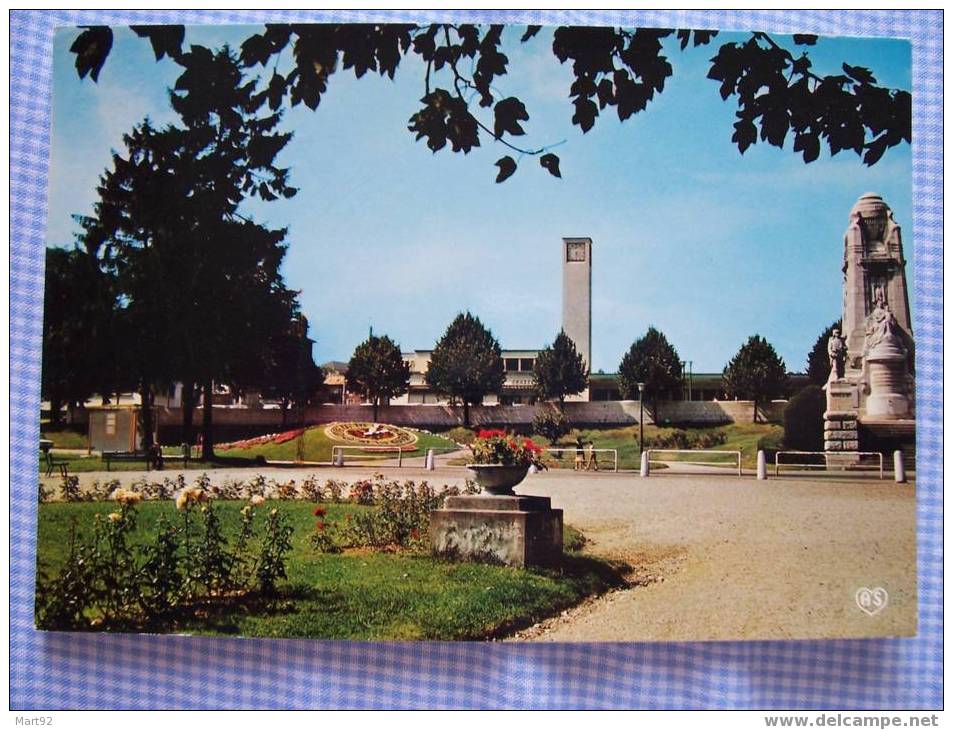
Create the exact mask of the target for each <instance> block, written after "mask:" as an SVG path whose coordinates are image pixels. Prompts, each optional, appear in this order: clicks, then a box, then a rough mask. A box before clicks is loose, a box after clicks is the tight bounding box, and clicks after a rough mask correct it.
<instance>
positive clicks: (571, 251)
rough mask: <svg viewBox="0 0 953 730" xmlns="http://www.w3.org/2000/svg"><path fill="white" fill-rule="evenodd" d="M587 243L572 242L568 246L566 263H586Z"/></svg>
mask: <svg viewBox="0 0 953 730" xmlns="http://www.w3.org/2000/svg"><path fill="white" fill-rule="evenodd" d="M585 260H586V243H585V241H570V242H569V243H567V244H566V261H585Z"/></svg>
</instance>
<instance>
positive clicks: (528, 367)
mask: <svg viewBox="0 0 953 730" xmlns="http://www.w3.org/2000/svg"><path fill="white" fill-rule="evenodd" d="M535 364H536V361H535V360H534V359H533V358H531V357H521V358H520V370H521V371H522V372H524V373H531V372H533V365H535Z"/></svg>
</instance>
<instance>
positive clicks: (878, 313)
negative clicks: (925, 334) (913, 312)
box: [864, 289, 906, 353]
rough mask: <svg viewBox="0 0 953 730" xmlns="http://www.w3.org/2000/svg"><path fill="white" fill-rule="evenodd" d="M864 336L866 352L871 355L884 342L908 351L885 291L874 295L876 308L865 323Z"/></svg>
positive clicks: (879, 291)
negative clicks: (888, 304) (889, 306)
mask: <svg viewBox="0 0 953 730" xmlns="http://www.w3.org/2000/svg"><path fill="white" fill-rule="evenodd" d="M864 334H865V342H864V350H865V352H868V353H869V352H870V351H871V350H873V349H874V348H875V347H877V346H878V345H880V344H881V343H882V342H887V343H888V344H889V345H891V346H893V347H897V348H899V349H901V350H904V351H905V350H906V348H905V347H904V346H903V339H902V337H900V333H899V325H898V324H897V318H896V317H894V316H893V312H891V311H890V309H889V308H888V307H887V302H886V301H885V297H884V291H883V289H877V293H876V294H875V295H874V308H873V309H872V310H871V312H870V314H869V315H868V316H867V319H866V321H865V322H864Z"/></svg>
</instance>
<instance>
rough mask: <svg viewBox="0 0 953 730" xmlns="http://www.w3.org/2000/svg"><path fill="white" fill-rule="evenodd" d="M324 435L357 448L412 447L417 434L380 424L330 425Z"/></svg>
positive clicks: (353, 423) (346, 423)
mask: <svg viewBox="0 0 953 730" xmlns="http://www.w3.org/2000/svg"><path fill="white" fill-rule="evenodd" d="M324 433H325V434H326V435H327V437H328V438H330V439H331V440H333V441H337V442H339V443H340V442H343V443H348V444H355V445H358V446H413V445H414V444H416V443H417V434H415V433H413V432H411V431H408V430H407V429H405V428H400V427H398V426H387V425H384V424H381V423H357V422H354V421H349V422H342V423H332V424H331V425H329V426H328V427H327V428H325V429H324Z"/></svg>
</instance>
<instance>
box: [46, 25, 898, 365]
mask: <svg viewBox="0 0 953 730" xmlns="http://www.w3.org/2000/svg"><path fill="white" fill-rule="evenodd" d="M115 30H116V39H115V42H114V45H113V50H112V53H111V55H110V57H109V59H108V60H107V62H106V65H105V67H104V68H103V70H102V73H101V74H100V77H99V82H98V83H96V84H94V83H93V82H92V81H91V80H90V79H88V78H87V79H85V80H80V79H79V78H78V75H77V74H76V71H75V68H74V66H73V64H74V57H73V54H71V53H69V46H70V45H71V44H72V42H73V40H74V39H75V38H76V36H77V35H78V33H79V32H80V31H79V30H77V29H71V28H64V29H60V30H59V31H58V33H57V35H56V38H55V41H54V71H53V73H54V90H53V143H52V169H51V182H50V191H49V198H50V206H49V210H50V214H49V216H50V217H49V224H48V238H47V241H48V245H50V246H67V245H72V242H73V237H74V234H75V233H76V232H77V230H78V227H77V225H76V223H75V221H74V220H73V217H72V216H73V215H75V214H80V215H87V214H90V213H91V212H92V206H93V203H94V202H95V200H96V183H97V180H98V178H99V176H100V175H101V174H102V172H103V171H104V170H105V169H107V168H108V167H110V166H111V159H112V157H111V154H112V150H121V149H122V136H123V134H124V133H126V132H128V131H129V130H130V129H131V128H132V127H133V126H134V125H135V124H137V123H138V122H140V121H141V120H142V119H143V118H144V117H146V116H148V117H150V118H151V119H152V121H153V122H154V123H156V124H165V123H174V122H175V121H176V117H175V115H174V113H173V112H172V111H171V109H170V108H169V105H168V92H167V90H168V89H169V88H170V87H171V86H173V85H174V82H175V79H176V77H177V76H178V74H179V72H180V68H179V67H178V66H176V65H175V64H174V63H172V62H170V61H168V60H163V61H161V62H158V63H157V62H156V61H155V60H154V56H153V54H152V50H151V47H150V45H149V43H148V42H147V41H145V40H142V39H139V38H138V37H136V36H135V35H134V34H133V33H132V32H131V31H129V30H128V29H126V28H119V29H115ZM259 30H260V28H258V27H255V26H190V27H189V29H188V31H187V34H186V43H193V42H194V43H201V44H204V45H209V46H218V45H221V44H223V43H230V44H231V45H232V46H233V47H236V48H237V46H238V45H240V43H241V41H242V40H243V39H244V38H246V37H248V36H249V35H251V34H252V33H254V32H258V31H259ZM522 31H523V28H522V27H519V26H517V27H512V28H507V30H506V31H505V32H504V49H503V50H504V52H505V53H506V54H507V55H508V56H509V58H510V64H509V73H508V74H507V75H506V76H504V77H502V78H501V79H499V80H498V82H497V83H496V84H495V90H496V91H497V92H499V93H500V94H501V95H502V96H511V95H515V96H518V97H519V98H520V99H522V100H523V101H524V102H525V103H526V107H527V109H528V111H529V114H530V120H529V122H526V123H524V125H523V126H524V128H525V129H526V131H527V135H526V136H525V137H522V138H520V139H519V140H518V141H519V142H520V144H521V145H523V146H526V147H539V146H543V145H557V146H556V147H555V148H554V149H553V150H552V151H553V152H554V153H556V154H557V155H559V157H560V159H561V164H560V169H561V172H562V178H561V179H556V178H554V177H552V176H550V175H549V174H548V173H547V172H546V171H545V170H543V169H542V168H541V167H540V166H539V164H538V162H537V161H536V159H534V158H530V157H525V158H523V159H522V160H519V162H520V167H519V169H518V171H517V172H516V174H515V175H514V176H513V177H511V178H510V179H509V180H507V181H506V182H505V183H503V184H496V183H495V182H494V178H495V176H496V172H497V168H496V167H494V165H493V163H494V162H495V161H496V160H497V159H499V158H500V157H502V156H503V155H504V154H508V153H510V151H509V150H506V149H504V148H503V147H502V146H501V145H499V144H494V143H493V142H492V140H491V139H488V138H486V137H484V139H483V146H482V147H481V148H477V149H475V150H473V151H472V152H471V153H470V154H468V155H463V154H459V153H457V154H454V153H451V152H450V151H449V149H445V150H442V151H440V152H438V153H436V154H434V153H431V152H430V150H429V149H428V148H427V147H426V144H425V142H424V141H420V142H416V141H415V140H414V135H413V134H412V133H411V132H409V131H408V130H407V122H408V119H409V118H410V116H411V114H413V113H414V112H415V111H416V110H417V108H418V107H419V99H420V97H421V96H423V67H422V65H421V64H419V62H418V61H417V58H416V56H408V57H406V58H405V59H404V61H403V62H402V63H401V65H400V67H399V69H398V71H397V74H396V77H395V79H394V80H393V81H391V80H390V79H387V78H386V77H385V78H383V79H381V78H380V77H377V76H376V75H374V76H372V75H371V74H368V75H366V76H365V77H363V78H362V79H360V80H358V79H355V77H354V75H353V73H352V72H351V71H347V72H342V71H339V72H338V73H336V74H334V75H333V76H332V77H331V80H330V83H329V87H328V91H327V93H326V94H325V95H324V97H323V98H322V102H321V104H320V106H319V107H318V109H317V111H315V112H312V111H311V110H309V109H307V108H306V107H304V106H299V107H298V108H295V109H290V108H289V110H288V112H287V113H286V114H285V116H284V119H283V122H282V129H283V131H291V132H293V134H294V137H293V139H292V141H291V142H290V143H289V144H288V146H287V147H286V148H285V150H284V151H283V152H282V154H281V156H280V157H279V160H278V162H279V163H280V164H281V165H282V166H286V167H290V168H291V171H292V172H291V180H290V182H291V184H292V185H294V186H295V187H297V188H299V193H298V195H297V196H295V197H294V198H292V199H290V200H281V201H277V202H273V203H260V202H257V201H253V202H250V203H247V204H245V205H244V207H243V213H245V214H249V215H251V216H253V217H254V218H255V219H256V220H257V221H259V222H261V223H264V224H267V225H270V226H271V227H274V228H279V227H287V228H288V229H289V236H288V239H287V240H288V242H289V244H290V245H289V250H288V253H287V255H286V257H285V263H284V266H283V274H284V277H285V280H286V283H287V284H288V286H290V287H291V288H293V289H296V290H299V291H300V297H299V299H300V302H301V306H302V310H303V312H304V314H305V315H306V316H307V317H308V320H309V322H310V326H311V329H310V336H311V337H312V338H313V339H314V340H315V345H314V357H315V361H316V362H318V363H323V362H326V361H328V360H345V361H346V360H348V359H349V358H350V355H351V353H352V352H353V350H354V348H355V346H357V345H358V344H359V343H360V342H361V341H362V340H363V339H365V338H366V337H367V334H368V329H369V327H373V330H374V333H375V334H378V335H380V334H386V335H388V336H390V337H391V338H392V339H393V340H395V341H396V342H398V343H399V344H400V346H401V348H402V349H403V350H404V351H408V350H414V349H430V348H432V347H433V345H434V343H435V342H436V341H437V340H438V339H439V337H440V336H441V335H442V334H443V332H444V331H445V329H446V327H447V325H448V324H449V323H450V321H451V320H452V319H453V318H454V317H455V316H456V314H458V313H459V312H463V311H471V312H472V313H474V314H475V315H477V316H478V317H479V318H480V319H481V320H482V321H483V323H484V324H485V325H487V326H488V327H489V328H490V329H491V330H492V332H493V334H494V335H495V336H496V338H497V339H498V340H499V341H500V344H501V345H502V347H503V348H505V349H536V348H541V347H544V346H545V345H547V344H549V343H550V342H552V340H553V338H554V337H555V335H556V333H557V332H558V331H559V328H560V324H561V322H560V319H561V312H562V302H561V296H562V294H561V287H562V273H561V265H562V259H561V253H562V249H561V241H562V238H563V237H564V236H588V237H591V238H592V240H593V254H592V258H593V272H592V318H593V320H592V359H593V362H592V363H591V369H592V371H593V372H598V371H604V372H615V371H616V369H617V367H618V364H619V361H620V360H621V358H622V356H623V355H624V353H625V352H626V351H627V350H628V348H629V347H630V346H631V344H632V343H633V341H635V340H636V339H638V338H639V337H640V336H642V335H643V334H644V333H645V331H646V329H647V328H648V327H649V326H654V327H656V328H658V329H660V330H661V331H662V332H664V333H665V335H666V336H667V337H668V339H669V341H670V342H672V344H673V345H674V346H675V348H676V349H677V350H678V353H679V356H680V357H681V358H682V359H683V360H685V361H692V368H693V370H694V372H696V373H698V372H720V371H721V370H722V368H723V367H724V366H725V364H726V363H727V362H728V360H730V358H731V357H732V356H733V355H734V354H735V353H736V352H737V350H738V348H739V347H740V346H741V345H742V344H743V343H744V342H745V341H746V340H747V338H748V337H749V336H751V335H753V334H756V333H757V334H760V335H762V336H763V337H765V338H767V340H768V341H769V342H770V343H772V344H773V345H774V347H775V349H776V350H777V351H778V353H779V354H780V355H781V356H782V357H783V358H784V360H785V363H786V364H787V366H788V369H789V370H790V371H792V372H797V371H803V369H804V367H805V362H806V359H807V353H808V352H809V351H810V349H811V347H812V346H813V344H814V341H815V340H816V339H817V337H818V335H819V334H820V332H821V331H822V330H823V329H824V328H825V327H826V326H827V325H829V324H830V323H831V322H832V321H834V320H836V319H837V318H838V317H839V316H840V308H841V298H842V274H841V265H842V260H843V236H844V232H845V230H846V228H847V224H848V213H849V211H850V208H851V206H852V205H853V204H854V202H855V201H856V200H857V198H858V197H860V196H861V195H862V194H864V193H866V192H877V193H880V194H881V195H883V197H884V199H885V200H886V201H887V203H888V204H889V205H890V206H891V208H892V209H893V211H894V216H895V219H896V220H897V222H898V223H899V224H900V226H901V228H902V229H903V231H904V234H905V241H904V245H905V255H906V257H907V259H908V261H911V262H913V239H912V233H913V219H912V193H911V185H912V183H911V179H912V176H911V164H912V163H911V150H910V146H909V145H907V144H905V143H904V144H902V145H901V146H899V147H895V148H893V149H891V150H888V151H887V153H886V154H885V155H884V157H883V158H882V159H881V161H880V162H879V163H878V164H876V165H875V166H873V167H872V168H868V167H866V166H865V165H863V164H862V162H861V161H860V158H859V157H857V156H856V155H854V154H853V153H852V152H842V153H840V154H839V155H837V156H835V157H833V158H831V157H830V155H829V152H827V151H826V150H824V149H823V148H822V154H821V157H820V159H819V160H817V161H816V162H813V163H811V164H810V165H805V164H804V163H803V162H802V160H801V158H800V156H798V155H796V154H795V153H793V152H792V151H791V149H790V145H791V140H790V138H789V139H788V141H787V145H786V147H785V149H778V148H775V147H769V146H768V145H767V144H764V143H759V144H756V145H754V146H753V147H751V148H749V149H748V150H747V151H746V153H745V154H744V155H741V154H739V152H738V150H737V148H736V147H735V146H734V144H733V143H732V142H731V135H732V133H733V128H732V124H733V122H734V119H735V118H734V112H735V107H734V105H733V104H732V101H731V100H729V101H727V102H726V101H722V99H721V96H720V95H719V93H718V83H717V82H714V81H711V80H709V79H707V78H706V74H707V72H708V64H709V60H710V58H711V57H712V56H713V55H714V54H715V52H716V51H717V48H718V47H719V46H720V45H721V44H723V43H725V42H729V41H739V40H744V39H746V38H747V37H748V36H747V34H742V33H721V34H719V35H718V36H716V37H715V39H714V41H713V43H712V44H710V45H708V46H702V47H700V48H689V49H688V50H686V51H680V50H678V45H677V41H676V40H675V39H674V38H672V39H669V43H668V45H667V46H666V49H667V55H668V57H669V60H670V62H671V63H672V65H673V67H674V76H673V77H671V78H669V79H668V80H667V82H666V86H665V90H664V91H663V92H662V93H661V94H659V95H657V96H656V98H655V99H654V100H653V101H652V102H650V104H649V106H648V108H647V109H646V110H645V111H643V112H641V113H639V114H636V115H635V116H633V117H631V118H630V119H629V120H628V121H627V122H625V123H620V122H619V120H618V117H617V116H616V115H615V113H614V110H611V109H607V110H605V114H604V115H603V116H602V117H600V118H599V119H598V120H597V121H596V124H595V127H594V128H593V129H592V130H591V131H590V132H589V133H587V134H582V133H581V132H580V130H579V128H578V127H574V126H573V125H572V124H571V121H570V120H571V117H572V114H573V108H572V105H571V103H570V101H569V98H568V91H569V86H570V84H571V82H572V74H571V71H570V68H569V66H568V64H567V65H565V66H560V65H559V63H558V61H557V59H556V58H555V57H554V56H553V55H552V52H551V47H550V46H551V29H546V28H544V29H543V31H542V32H540V33H539V35H537V36H536V37H535V38H534V39H532V40H531V41H530V42H528V43H526V44H522V45H521V44H520V43H519V36H520V35H521V34H522ZM774 37H775V38H776V39H777V40H780V41H782V42H784V43H785V44H786V45H787V46H788V47H792V44H791V42H790V40H791V39H790V38H789V37H786V36H783V35H776V36H774ZM808 50H809V53H810V56H811V59H812V61H813V64H814V70H815V71H817V72H819V73H840V64H841V62H843V61H846V62H847V63H850V64H851V65H854V66H865V67H867V68H870V69H871V70H872V71H873V72H874V74H875V76H876V77H877V80H878V81H879V82H880V83H881V84H883V85H885V86H890V87H895V88H903V89H907V90H909V89H910V88H911V57H910V45H909V43H908V42H907V41H903V40H896V39H856V38H824V37H822V38H821V39H820V40H819V41H818V43H817V45H816V46H814V47H812V48H810V49H808ZM258 68H259V69H260V67H258ZM268 73H269V74H270V71H269V72H268ZM434 85H435V84H434ZM481 112H483V113H485V110H478V112H477V113H481ZM489 121H492V120H491V118H490V119H489ZM907 275H908V277H909V278H910V280H911V287H910V291H911V292H912V291H913V287H912V276H913V273H912V269H911V268H910V267H909V266H908V271H907ZM912 305H913V303H912V302H911V306H912Z"/></svg>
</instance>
